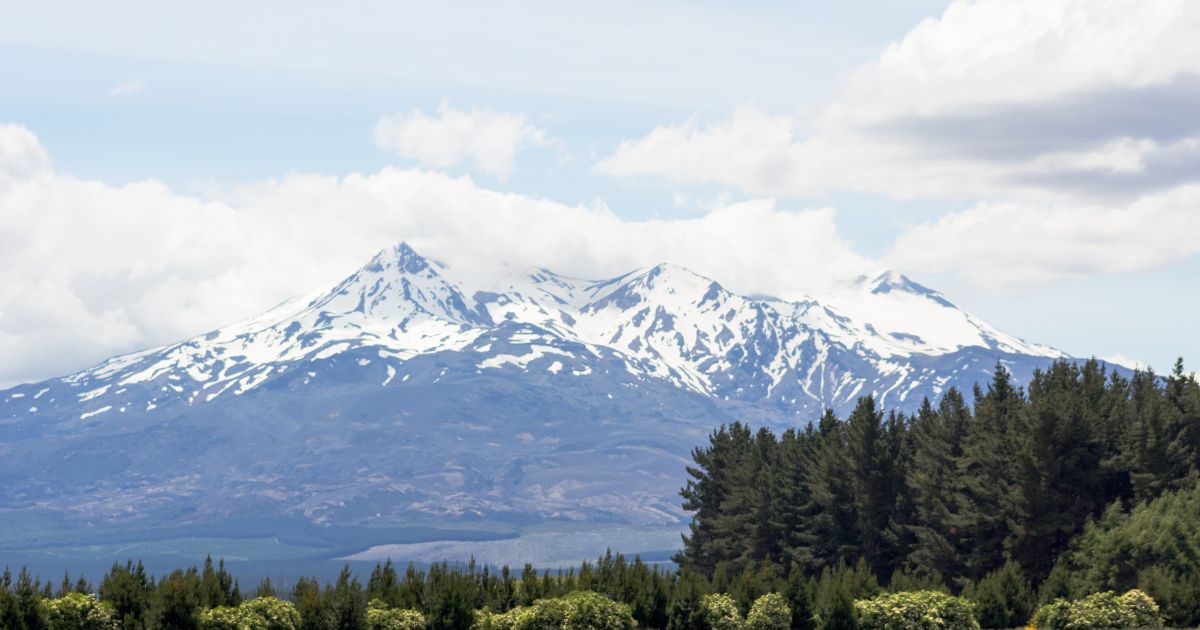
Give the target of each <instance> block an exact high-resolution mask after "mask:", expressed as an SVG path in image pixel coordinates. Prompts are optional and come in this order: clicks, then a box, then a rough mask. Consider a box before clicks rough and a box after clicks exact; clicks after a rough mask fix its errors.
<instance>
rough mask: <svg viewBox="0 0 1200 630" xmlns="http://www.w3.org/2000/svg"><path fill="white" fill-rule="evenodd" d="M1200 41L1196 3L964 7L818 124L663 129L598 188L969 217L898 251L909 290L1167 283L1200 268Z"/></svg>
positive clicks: (623, 148)
mask: <svg viewBox="0 0 1200 630" xmlns="http://www.w3.org/2000/svg"><path fill="white" fill-rule="evenodd" d="M1198 31H1200V3H1196V2H1186V1H1184V0H1165V1H1161V2H1151V3H1146V2H1141V1H1139V0H1108V1H1105V2H1095V1H1092V0H959V1H956V2H954V3H953V4H951V5H950V7H949V8H948V9H947V10H946V11H945V13H944V14H943V15H942V16H941V17H940V18H938V19H928V20H925V21H924V22H922V23H921V24H919V25H918V26H917V27H916V28H914V29H912V30H911V31H910V32H909V33H908V34H907V35H906V36H905V37H903V38H902V39H901V40H900V41H898V42H896V43H894V44H892V45H891V46H889V47H888V48H887V49H886V50H885V51H884V52H883V53H882V54H881V55H880V57H879V58H878V60H877V61H875V62H874V63H872V64H869V65H867V66H865V67H863V68H861V69H860V70H859V71H857V72H856V73H854V74H853V75H852V76H851V77H849V79H848V80H847V81H846V82H845V85H844V86H843V87H842V89H841V90H840V92H839V93H838V95H837V96H835V97H834V98H833V99H832V100H831V101H830V102H829V103H827V104H826V105H825V107H824V108H823V109H821V110H820V111H819V112H818V113H817V114H816V115H814V116H811V117H810V116H803V115H799V114H775V113H771V112H768V111H766V110H764V109H762V108H759V107H754V106H746V107H742V108H739V109H737V110H736V111H734V112H733V113H732V114H731V115H730V116H729V117H728V118H726V119H723V120H716V121H711V122H708V123H706V124H702V123H700V122H699V121H697V120H695V119H693V120H689V121H686V122H684V123H682V124H677V125H665V126H661V127H658V128H656V129H654V130H652V131H650V132H649V133H648V134H646V135H645V136H643V137H641V138H637V139H634V140H629V141H625V142H623V143H621V145H620V146H619V147H618V148H617V149H616V151H614V152H613V153H612V154H611V155H609V156H607V157H605V158H603V159H602V160H600V161H599V162H598V163H597V164H596V166H595V171H596V172H597V173H600V174H605V175H610V176H619V177H633V178H637V177H651V178H657V179H662V180H665V181H667V182H670V183H671V184H672V185H673V186H677V185H680V184H684V185H686V184H713V183H715V184H719V185H721V186H723V187H726V188H728V189H733V190H740V191H742V192H743V193H748V194H755V195H774V196H792V197H817V196H823V195H826V194H829V193H833V192H837V191H855V192H867V193H872V194H879V195H884V196H888V197H892V198H907V199H912V198H916V199H936V200H939V201H942V202H945V201H950V202H958V203H962V204H963V205H964V206H967V207H968V208H969V209H967V210H964V211H962V212H959V213H955V214H953V215H950V216H947V217H945V218H943V219H942V220H941V221H938V222H936V223H933V224H930V225H924V226H919V227H917V228H915V229H913V230H912V231H910V232H909V233H907V234H905V235H904V236H903V237H901V238H900V239H899V240H898V241H897V242H896V244H895V246H894V248H893V251H892V254H891V259H892V260H893V261H895V265H896V266H897V267H898V268H901V269H904V270H905V271H912V272H921V271H926V270H937V271H939V272H940V271H944V270H948V269H953V270H956V271H955V272H954V273H956V274H957V275H960V276H962V277H964V278H970V279H972V280H973V281H975V282H986V283H990V284H995V283H997V282H999V283H1005V284H1013V283H1034V282H1041V281H1048V280H1053V279H1058V278H1062V277H1067V276H1076V275H1086V274H1096V273H1116V272H1127V271H1138V270H1144V269H1150V268H1153V267H1155V266H1159V265H1163V264H1167V263H1169V262H1172V261H1175V260H1179V259H1181V258H1183V257H1188V256H1193V255H1195V254H1196V253H1197V251H1198V248H1197V246H1196V245H1195V244H1194V242H1195V240H1196V238H1195V237H1196V235H1197V234H1200V225H1198V224H1197V223H1196V219H1195V218H1193V217H1196V216H1200V207H1198V206H1200V198H1198V196H1197V194H1196V190H1197V187H1198V186H1200V118H1196V117H1195V116H1194V115H1192V112H1194V111H1197V109H1200V38H1197V37H1195V33H1196V32H1198ZM1188 230H1190V231H1188Z"/></svg>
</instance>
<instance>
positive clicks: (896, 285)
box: [858, 269, 954, 308]
mask: <svg viewBox="0 0 1200 630" xmlns="http://www.w3.org/2000/svg"><path fill="white" fill-rule="evenodd" d="M858 284H859V285H860V286H862V287H863V289H864V290H865V291H867V292H868V293H871V294H872V295H887V294H889V293H909V294H912V295H919V296H921V297H924V298H928V299H930V300H933V301H934V302H937V303H938V304H941V305H942V306H946V307H950V308H954V304H951V303H950V301H949V300H947V299H946V298H945V297H943V296H942V294H941V293H938V292H937V291H934V290H933V289H930V288H929V287H927V286H925V285H923V284H920V283H917V282H914V281H913V280H912V279H910V278H909V277H908V276H906V275H904V274H902V273H900V272H898V271H894V270H892V269H884V270H883V271H880V272H879V273H877V274H875V275H874V276H873V277H870V278H868V277H867V276H859V278H858Z"/></svg>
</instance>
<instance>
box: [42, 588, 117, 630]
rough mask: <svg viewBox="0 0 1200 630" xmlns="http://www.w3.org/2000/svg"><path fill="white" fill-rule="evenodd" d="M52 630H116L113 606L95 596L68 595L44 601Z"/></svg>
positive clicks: (43, 604)
mask: <svg viewBox="0 0 1200 630" xmlns="http://www.w3.org/2000/svg"><path fill="white" fill-rule="evenodd" d="M42 606H43V607H44V608H45V612H46V619H47V621H48V622H49V624H50V629H51V630H116V629H117V628H118V627H119V624H118V623H117V619H116V614H115V613H113V609H112V606H110V605H108V604H107V603H105V602H101V601H98V600H97V599H96V596H95V595H92V594H90V593H89V594H87V595H84V594H82V593H67V594H66V595H63V596H62V597H60V598H58V599H49V600H42Z"/></svg>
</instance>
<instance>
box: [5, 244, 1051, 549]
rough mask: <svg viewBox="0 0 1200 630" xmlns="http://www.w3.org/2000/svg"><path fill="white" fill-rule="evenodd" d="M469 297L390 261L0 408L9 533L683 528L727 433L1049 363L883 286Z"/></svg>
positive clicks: (556, 286)
mask: <svg viewBox="0 0 1200 630" xmlns="http://www.w3.org/2000/svg"><path fill="white" fill-rule="evenodd" d="M463 286H464V285H463V284H462V283H461V282H459V281H457V280H456V279H455V278H454V277H453V275H452V273H451V270H449V269H447V268H445V267H443V266H441V265H439V264H437V263H436V262H433V261H431V260H428V259H426V258H424V257H422V256H420V255H419V254H418V253H417V252H416V251H414V250H413V249H412V248H411V247H409V246H408V245H406V244H403V243H401V244H399V245H397V246H396V247H392V248H388V249H385V250H383V251H381V252H379V253H378V254H377V255H375V256H374V257H373V258H372V259H371V260H370V262H368V263H367V264H366V265H365V266H363V267H362V268H361V269H359V270H358V271H356V272H355V273H353V274H352V275H350V276H349V277H347V278H346V279H345V280H343V281H341V282H339V283H337V284H336V285H333V286H331V287H328V288H326V289H324V290H320V291H317V292H316V293H314V294H312V295H311V296H308V297H304V298H296V299H293V300H289V301H287V302H285V303H283V304H281V305H279V306H277V307H275V308H274V309H272V310H270V311H268V312H266V313H264V314H262V315H260V316H258V317H255V318H253V319H250V320H247V321H245V322H241V323H238V324H234V325H232V326H229V327H226V328H221V329H218V330H215V331H212V332H210V333H207V334H204V335H200V336H197V337H194V338H192V339H189V340H186V341H183V342H180V343H177V344H172V345H169V346H165V347H161V348H155V349H151V350H146V351H142V352H137V353H134V354H130V355H124V356H119V357H115V358H112V359H109V360H108V361H105V362H104V363H101V364H100V365H98V366H96V367H93V368H90V369H87V370H84V371H82V372H79V373H77V374H73V375H70V376H67V377H64V378H58V379H52V380H48V381H44V382H40V383H32V384H27V385H21V386H18V387H15V388H12V389H9V390H7V391H3V392H0V426H3V428H4V430H3V432H2V433H0V452H3V453H4V454H5V456H4V457H3V458H0V478H3V479H4V480H5V483H3V484H0V512H2V513H3V514H4V515H5V516H3V517H0V518H4V519H9V520H11V519H14V518H17V516H14V515H22V514H23V515H26V516H28V517H29V518H32V516H29V515H33V514H37V515H38V516H37V518H38V519H41V520H40V521H39V522H42V523H45V522H47V519H48V521H49V522H52V523H57V525H56V526H61V527H62V528H63V530H64V531H68V530H69V531H76V530H77V529H78V527H79V524H80V523H89V524H92V526H104V525H111V526H113V527H118V526H119V527H122V528H125V529H126V530H129V529H134V530H136V529H139V528H140V529H154V528H162V527H172V526H182V525H186V524H197V523H212V522H217V521H221V520H222V519H225V520H228V521H230V522H233V521H237V520H238V519H241V520H240V521H238V522H244V521H245V519H278V520H279V522H296V523H303V524H308V525H314V524H315V525H321V526H346V527H368V528H369V527H382V526H395V525H400V524H409V523H428V522H453V523H462V522H489V523H494V522H503V523H509V524H513V523H525V522H539V521H540V522H545V521H546V520H550V521H586V522H616V523H627V524H664V525H675V524H679V523H682V522H684V520H685V518H686V515H685V514H684V513H683V512H682V511H681V509H680V507H679V502H678V500H677V498H676V493H677V491H678V489H679V487H680V485H681V484H682V483H683V481H684V463H685V462H686V458H687V456H688V453H689V451H690V449H691V448H692V447H694V446H696V445H698V444H700V443H702V442H703V440H704V439H705V437H706V436H707V434H708V433H709V432H710V431H711V430H712V429H713V428H715V427H716V426H718V425H719V424H721V423H723V422H730V421H732V420H736V419H740V420H747V421H751V422H755V423H761V424H767V425H772V426H776V427H789V426H801V425H804V424H807V423H808V422H810V421H812V420H813V419H815V418H816V417H817V415H818V414H819V413H820V412H821V411H822V410H824V409H826V408H832V409H834V410H836V411H840V412H843V413H844V412H846V411H847V410H848V409H849V408H850V407H851V406H852V405H853V404H854V401H855V400H856V398H857V397H859V396H863V395H867V394H874V395H875V396H876V397H877V398H878V399H879V400H880V402H881V403H882V404H883V405H884V406H885V407H888V408H891V409H900V410H912V409H915V408H916V406H917V405H919V403H920V401H921V400H922V398H924V397H929V398H936V397H938V395H939V394H941V393H942V392H943V391H945V390H946V389H947V388H949V387H952V386H953V387H958V388H960V389H962V390H964V391H965V392H967V393H968V394H969V392H970V390H971V388H972V386H973V385H974V384H975V383H976V382H977V381H982V380H986V379H987V378H989V377H990V374H991V371H992V368H993V366H994V365H995V364H996V362H997V361H1001V362H1003V363H1004V364H1005V365H1006V366H1007V367H1008V368H1009V369H1010V370H1011V371H1012V372H1014V374H1015V375H1016V376H1017V377H1018V378H1019V379H1025V378H1027V376H1028V374H1029V373H1030V372H1031V371H1032V370H1033V369H1034V368H1035V367H1039V366H1044V365H1047V364H1048V363H1049V362H1050V361H1052V360H1053V359H1055V358H1059V357H1062V356H1063V354H1062V353H1060V352H1058V351H1056V350H1054V349H1052V348H1049V347H1047V346H1042V345H1037V344H1033V343H1028V342H1025V341H1023V340H1021V339H1019V338H1017V337H1014V336H1011V335H1008V334H1005V333H1003V332H1001V331H999V330H996V329H995V328H993V327H991V326H989V325H987V324H986V323H984V322H982V321H980V320H978V319H977V318H975V317H973V316H971V315H970V314H968V313H966V312H964V311H962V310H960V309H958V308H957V307H955V306H954V305H953V304H952V303H950V302H949V301H948V300H946V298H944V297H943V296H942V295H941V294H939V293H937V292H936V291H933V290H931V289H928V288H925V287H923V286H921V285H919V284H917V283H915V282H913V281H911V280H909V279H908V278H905V277H904V276H902V275H900V274H896V273H893V272H884V273H882V274H880V275H878V276H875V277H872V278H865V277H864V278H862V279H860V280H859V281H858V282H856V283H854V284H853V285H852V286H846V287H843V288H841V289H839V290H837V291H832V292H830V294H829V295H825V296H817V297H810V298H807V299H803V300H799V301H794V302H788V301H782V300H776V299H756V298H751V297H747V296H742V295H738V294H736V293H733V292H730V291H728V290H726V289H725V288H724V287H722V286H721V285H720V284H719V283H718V282H717V281H715V280H712V279H709V278H705V277H703V276H701V275H699V274H696V273H693V272H691V271H689V270H687V269H685V268H682V267H679V266H675V265H669V264H665V265H659V266H656V267H653V268H650V269H643V270H637V271H634V272H631V273H628V274H625V275H622V276H619V277H616V278H611V279H607V280H598V281H591V280H580V279H575V278H568V277H565V276H560V275H557V274H555V273H553V272H552V271H549V270H545V269H534V270H529V271H527V272H523V273H517V274H514V275H512V276H509V277H508V278H507V279H505V280H504V281H502V282H499V283H497V284H496V286H493V287H489V289H488V290H486V291H473V292H470V293H468V292H467V290H466V289H464V288H463ZM51 462H54V463H53V464H51ZM21 518H25V517H21ZM14 522H15V521H14ZM273 522H274V521H273ZM0 542H3V541H0Z"/></svg>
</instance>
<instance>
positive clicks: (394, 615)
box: [367, 599, 474, 630]
mask: <svg viewBox="0 0 1200 630" xmlns="http://www.w3.org/2000/svg"><path fill="white" fill-rule="evenodd" d="M472 627H474V626H472ZM367 628H369V629H370V630H423V629H424V628H425V615H422V614H421V613H420V612H419V611H416V610H409V609H405V608H388V607H387V604H384V603H383V602H382V601H381V600H378V599H373V600H371V603H369V604H367Z"/></svg>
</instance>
